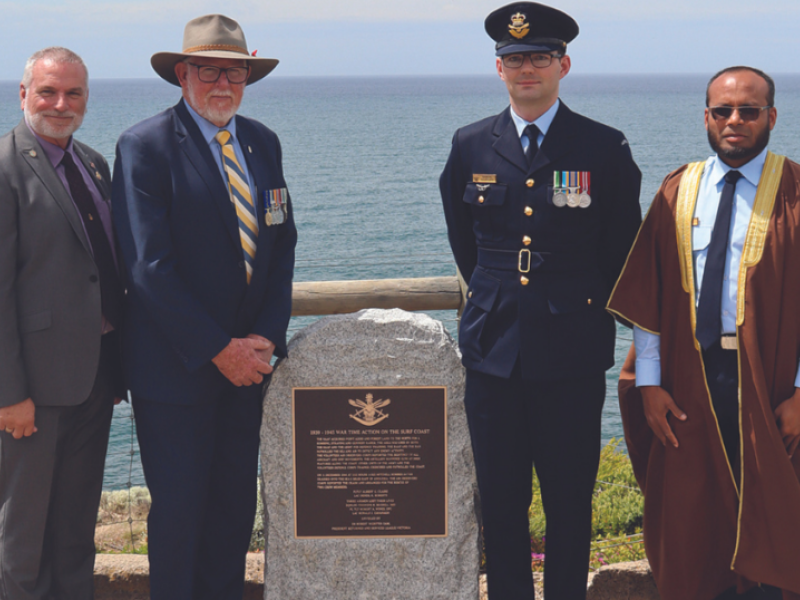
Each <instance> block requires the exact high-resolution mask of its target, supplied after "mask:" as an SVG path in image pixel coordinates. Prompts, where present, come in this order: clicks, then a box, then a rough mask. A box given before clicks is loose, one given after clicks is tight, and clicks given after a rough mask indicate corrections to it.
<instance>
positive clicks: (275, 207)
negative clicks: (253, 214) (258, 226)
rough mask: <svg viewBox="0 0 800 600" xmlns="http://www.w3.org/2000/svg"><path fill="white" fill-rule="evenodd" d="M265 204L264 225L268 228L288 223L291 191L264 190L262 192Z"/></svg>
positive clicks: (281, 189)
mask: <svg viewBox="0 0 800 600" xmlns="http://www.w3.org/2000/svg"><path fill="white" fill-rule="evenodd" d="M261 199H262V201H263V203H264V223H266V225H267V227H271V226H273V225H280V224H281V223H285V222H286V217H287V216H288V214H289V204H288V200H289V191H288V190H287V189H286V188H278V189H275V190H264V191H263V192H261Z"/></svg>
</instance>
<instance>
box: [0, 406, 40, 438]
mask: <svg viewBox="0 0 800 600" xmlns="http://www.w3.org/2000/svg"><path fill="white" fill-rule="evenodd" d="M35 414H36V406H35V405H34V403H33V400H31V399H30V398H28V399H26V400H23V401H22V402H20V403H18V404H12V405H11V406H6V407H4V408H0V431H4V432H6V433H10V434H11V435H12V436H14V439H15V440H18V439H20V438H21V437H22V436H25V437H28V436H31V435H33V434H34V433H36V431H37V429H36V425H34V417H35Z"/></svg>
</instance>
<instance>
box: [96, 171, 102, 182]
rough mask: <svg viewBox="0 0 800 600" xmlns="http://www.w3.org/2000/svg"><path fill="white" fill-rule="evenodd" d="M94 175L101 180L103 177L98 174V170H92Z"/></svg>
mask: <svg viewBox="0 0 800 600" xmlns="http://www.w3.org/2000/svg"><path fill="white" fill-rule="evenodd" d="M94 176H95V177H97V179H100V180H102V179H103V176H102V175H100V172H99V171H95V172H94Z"/></svg>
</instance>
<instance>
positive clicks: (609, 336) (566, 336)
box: [439, 102, 641, 380]
mask: <svg viewBox="0 0 800 600" xmlns="http://www.w3.org/2000/svg"><path fill="white" fill-rule="evenodd" d="M510 110H511V109H510V108H507V109H506V110H505V111H503V112H502V113H500V114H499V115H496V116H494V117H489V118H487V119H484V120H482V121H478V122H476V123H473V124H471V125H468V126H466V127H464V128H462V129H459V130H458V131H457V132H456V134H455V136H454V137H453V146H452V150H451V153H450V157H449V159H448V161H447V165H446V166H445V168H444V172H443V173H442V176H441V178H440V180H439V186H440V190H441V194H442V202H443V203H444V213H445V218H446V221H447V229H448V237H449V240H450V246H451V247H452V249H453V254H454V255H455V260H456V264H457V265H458V268H459V270H460V271H461V274H462V275H463V277H464V279H465V281H467V282H468V283H469V290H468V292H467V303H466V306H465V308H464V312H463V314H462V317H461V325H460V330H459V345H460V347H461V352H462V357H463V358H462V360H463V363H464V365H465V366H466V367H468V368H470V369H474V370H476V371H480V372H483V373H487V374H490V375H496V376H499V377H509V376H510V374H511V371H512V369H513V368H514V365H515V363H516V361H517V360H518V359H519V360H520V363H521V367H522V376H523V377H524V378H528V379H536V380H548V379H557V378H563V377H569V376H576V375H580V374H586V373H588V372H593V371H595V372H596V371H598V370H606V369H608V368H610V367H611V366H612V365H613V364H614V339H615V325H614V320H613V318H612V317H611V316H610V315H609V314H608V313H607V312H606V311H605V305H606V301H607V300H608V297H609V295H610V292H611V290H612V289H613V286H614V284H615V282H616V280H617V277H618V276H619V274H620V271H621V270H622V266H623V264H624V262H625V259H626V257H627V254H628V250H629V249H630V247H631V245H632V244H633V240H634V239H635V237H636V232H637V231H638V228H639V225H640V224H641V210H640V208H639V187H640V183H641V173H640V172H639V169H638V167H637V166H636V163H634V161H633V158H632V156H631V152H630V147H629V145H628V141H627V140H626V139H625V137H624V135H623V134H622V133H621V132H619V131H617V130H615V129H612V128H610V127H608V126H606V125H602V124H601V123H597V122H596V121H592V120H591V119H588V118H586V117H583V116H581V115H578V114H576V113H574V112H572V111H571V110H569V108H567V106H566V105H564V103H563V102H562V103H561V106H560V107H559V109H558V112H557V113H556V116H555V118H554V119H553V122H552V124H551V125H550V129H549V130H548V132H547V135H546V136H545V138H544V141H543V142H542V146H541V148H540V149H539V151H538V153H537V154H536V156H535V157H534V159H533V161H532V163H531V164H530V166H529V165H528V161H527V159H526V157H525V155H524V153H523V151H522V145H521V143H520V139H519V135H518V134H517V130H516V127H515V126H514V122H513V120H512V118H511V112H510ZM555 171H581V172H587V171H588V172H589V173H590V174H591V175H590V176H591V199H592V201H591V204H590V205H589V206H588V207H587V208H579V207H577V208H570V207H568V206H564V207H558V206H555V205H554V204H553V183H554V177H553V175H554V172H555ZM526 242H527V244H526ZM528 252H529V253H530V254H528Z"/></svg>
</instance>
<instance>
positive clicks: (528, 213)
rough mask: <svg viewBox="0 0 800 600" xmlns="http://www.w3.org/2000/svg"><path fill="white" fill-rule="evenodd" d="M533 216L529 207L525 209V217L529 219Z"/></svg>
mask: <svg viewBox="0 0 800 600" xmlns="http://www.w3.org/2000/svg"><path fill="white" fill-rule="evenodd" d="M532 214H533V209H532V208H531V207H530V206H526V207H525V216H526V217H530V216H531V215H532Z"/></svg>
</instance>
